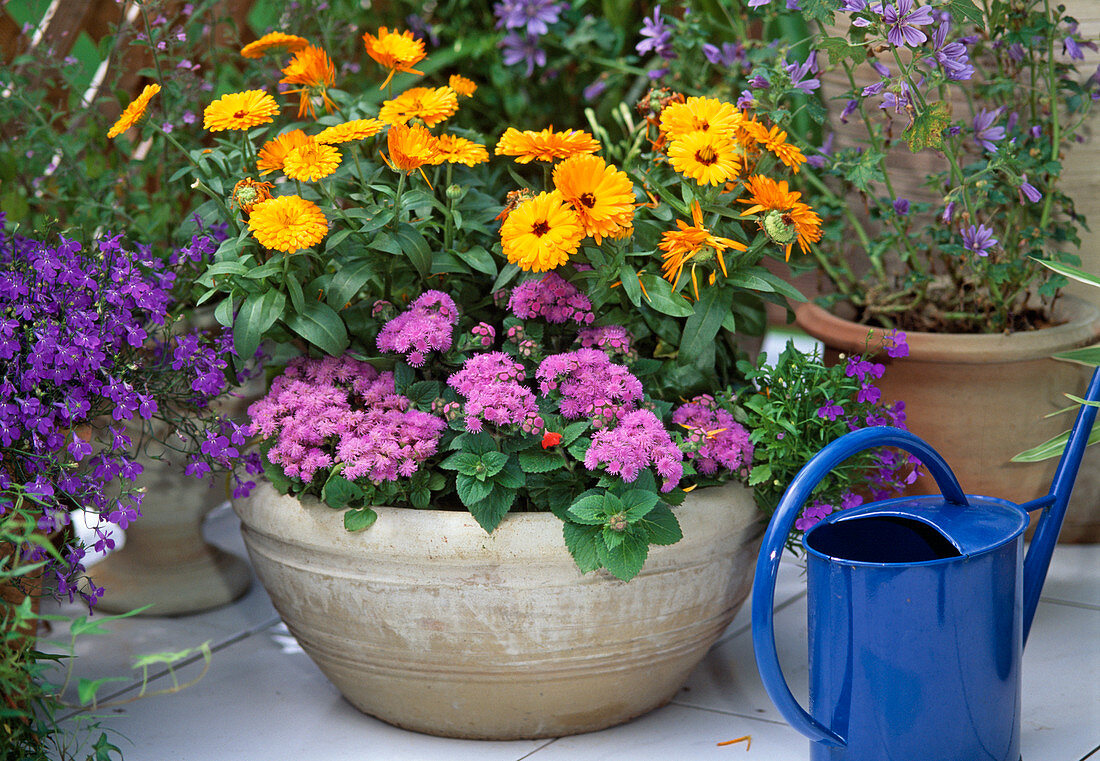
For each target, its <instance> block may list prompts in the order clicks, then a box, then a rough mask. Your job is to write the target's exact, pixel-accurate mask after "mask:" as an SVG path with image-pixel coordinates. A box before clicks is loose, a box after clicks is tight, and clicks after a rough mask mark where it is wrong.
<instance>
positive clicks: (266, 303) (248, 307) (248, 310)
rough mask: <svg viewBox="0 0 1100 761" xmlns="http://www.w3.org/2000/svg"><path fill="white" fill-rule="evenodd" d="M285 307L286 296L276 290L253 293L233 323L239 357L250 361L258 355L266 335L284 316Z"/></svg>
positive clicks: (234, 344) (235, 347)
mask: <svg viewBox="0 0 1100 761" xmlns="http://www.w3.org/2000/svg"><path fill="white" fill-rule="evenodd" d="M285 305H286V296H284V295H283V293H282V291H275V290H270V291H264V292H263V293H253V294H252V295H251V296H249V297H248V298H247V299H245V300H244V303H243V304H241V308H240V311H238V312H237V319H236V320H234V321H233V348H234V349H236V351H237V356H238V357H241V358H242V359H248V358H249V357H251V356H252V355H253V354H255V353H256V348H257V347H258V346H259V345H260V341H262V340H263V337H264V333H266V332H267V330H268V328H270V327H271V326H272V325H274V324H275V321H276V320H278V319H279V317H281V316H282V314H283V307H284V306H285Z"/></svg>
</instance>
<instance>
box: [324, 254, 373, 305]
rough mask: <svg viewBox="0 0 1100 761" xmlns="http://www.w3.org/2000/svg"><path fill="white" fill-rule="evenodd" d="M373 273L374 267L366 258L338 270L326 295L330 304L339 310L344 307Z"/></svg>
mask: <svg viewBox="0 0 1100 761" xmlns="http://www.w3.org/2000/svg"><path fill="white" fill-rule="evenodd" d="M373 274H374V269H373V268H372V267H371V265H370V262H368V261H365V260H360V261H357V262H354V263H351V264H347V265H345V266H343V267H341V268H340V269H338V270H336V274H335V275H333V277H332V284H331V285H330V286H329V289H328V294H327V295H326V296H325V300H326V301H327V302H328V305H329V306H330V307H332V308H333V309H335V310H337V311H339V310H340V309H343V308H344V305H345V304H347V303H348V302H349V301H351V299H352V297H353V296H355V294H357V293H358V292H359V290H360V289H361V288H362V287H363V286H364V285H366V284H367V281H368V280H370V279H371V276H372V275H373Z"/></svg>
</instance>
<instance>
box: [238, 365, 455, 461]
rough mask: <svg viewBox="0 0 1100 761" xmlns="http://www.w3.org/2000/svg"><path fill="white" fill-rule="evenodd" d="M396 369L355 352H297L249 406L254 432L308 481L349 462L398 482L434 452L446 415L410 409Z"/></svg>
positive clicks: (273, 458)
mask: <svg viewBox="0 0 1100 761" xmlns="http://www.w3.org/2000/svg"><path fill="white" fill-rule="evenodd" d="M410 407H411V404H410V402H409V400H408V398H407V397H404V396H402V395H400V394H398V393H396V391H395V387H394V380H393V373H388V372H387V373H379V372H378V371H377V370H375V369H374V368H373V367H372V366H371V365H370V364H368V363H367V362H360V361H358V360H355V359H352V358H351V357H348V356H343V357H325V358H324V359H306V358H302V357H299V358H296V359H294V360H291V362H290V363H289V364H288V365H287V368H286V370H285V371H284V373H283V374H282V375H280V376H279V377H277V378H276V379H275V380H274V381H273V382H272V384H271V390H270V391H269V392H268V394H267V395H266V396H265V397H264V398H263V399H261V400H259V401H258V402H255V403H254V404H253V405H252V406H251V407H249V408H248V414H249V416H250V417H251V418H252V426H251V430H252V433H258V434H260V435H261V436H263V437H264V438H266V439H271V440H274V443H273V445H272V446H271V448H270V449H269V450H268V452H267V458H268V460H269V461H270V462H272V463H273V464H275V465H278V466H280V467H281V468H282V469H283V471H284V472H285V473H286V474H287V475H288V476H290V477H292V478H297V479H300V480H301V481H304V482H306V483H308V482H309V481H311V480H312V479H313V478H314V476H315V475H317V473H318V472H319V471H321V472H325V473H327V472H328V469H329V468H332V467H335V466H337V465H343V470H342V471H341V475H343V476H344V477H345V478H347V479H348V480H350V481H354V480H356V479H358V478H367V479H369V480H370V481H372V482H374V483H380V482H382V481H396V480H397V479H398V478H400V477H406V478H407V477H409V476H411V475H412V474H413V473H415V472H416V471H417V468H418V467H419V466H420V464H421V463H422V462H424V460H426V459H427V458H429V457H431V456H432V455H433V454H435V452H436V449H437V447H438V445H439V437H440V435H441V434H442V433H443V430H444V429H445V428H446V427H447V424H446V422H445V421H444V420H442V419H440V418H438V417H436V416H435V415H430V414H428V413H426V412H421V411H419V410H416V409H410Z"/></svg>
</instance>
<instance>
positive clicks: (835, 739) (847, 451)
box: [752, 426, 968, 748]
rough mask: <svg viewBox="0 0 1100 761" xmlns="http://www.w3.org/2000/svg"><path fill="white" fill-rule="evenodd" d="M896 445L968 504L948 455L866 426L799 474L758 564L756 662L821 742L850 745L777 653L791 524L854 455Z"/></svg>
mask: <svg viewBox="0 0 1100 761" xmlns="http://www.w3.org/2000/svg"><path fill="white" fill-rule="evenodd" d="M883 446H891V447H898V448H900V449H904V450H905V451H907V452H909V453H910V454H913V455H916V456H917V457H918V458H919V459H920V461H921V463H923V464H924V466H925V467H927V468H928V470H929V472H930V473H931V474H932V476H933V477H934V478H935V479H936V483H937V484H938V485H939V487H940V491H941V492H942V493H943V496H944V498H945V499H947V501H948V502H953V503H955V504H959V505H966V504H968V503H967V499H966V495H965V494H964V493H963V490H962V487H961V486H959V481H958V479H957V478H955V474H954V473H953V472H951V468H950V467H948V465H947V463H946V462H945V461H944V459H943V457H941V456H940V455H939V453H938V452H936V450H934V449H933V448H932V447H931V446H929V445H928V444H927V443H926V442H925V441H924V440H923V439H921V438H919V437H917V436H914V435H913V434H912V433H909V431H904V430H902V429H900V428H891V427H888V426H876V427H872V428H861V429H859V430H858V431H853V432H852V433H849V434H847V435H845V436H841V437H840V438H839V439H837V440H836V441H833V442H832V443H830V444H829V445H827V446H826V447H825V448H824V449H822V450H821V451H820V452H818V453H817V454H816V455H814V456H813V458H811V459H810V461H809V462H808V463H806V465H805V466H804V467H803V468H802V470H800V471H799V472H798V475H796V476H795V477H794V480H792V481H791V485H790V486H789V487H787V491H786V493H785V494H784V495H783V498H782V499H781V500H780V501H779V506H778V507H776V509H775V514H774V515H772V519H771V522H770V523H769V524H768V530H767V532H766V533H765V534H764V540H763V544H762V546H761V549H760V557H759V558H757V562H756V576H755V578H754V580H753V585H752V644H753V650H754V651H755V653H756V664H757V667H758V668H759V669H760V676H761V678H762V679H763V680H764V688H765V689H766V690H767V692H768V696H769V697H771V699H772V702H773V703H775V706H776V708H778V709H779V712H780V713H781V714H783V718H784V719H786V720H787V722H788V723H789V724H790V725H791V726H792V727H794V728H795V729H797V730H798V731H799V732H801V733H802V734H804V735H806V736H807V737H809V738H810V739H811V740H814V741H816V742H820V743H824V744H825V745H831V746H833V747H841V748H842V747H844V746H845V745H846V744H847V743H846V741H845V739H844V738H843V737H841V736H840V735H838V734H837V733H836V732H834V731H833V730H831V729H829V728H828V727H826V726H824V725H823V724H821V722H819V721H818V720H817V719H815V718H814V717H812V716H810V714H809V713H807V712H806V710H805V709H804V708H802V706H801V705H799V703H798V701H797V700H795V698H794V696H793V695H792V694H791V689H790V687H789V686H788V685H787V680H786V679H785V678H784V677H783V670H782V668H781V667H780V665H779V655H778V653H777V652H776V649H775V626H774V615H775V611H774V605H775V579H776V576H777V575H778V573H779V561H780V558H781V556H782V554H783V548H784V547H785V546H786V543H787V537H788V536H789V535H790V532H791V526H792V525H793V524H794V521H795V519H796V518H797V517H798V514H799V513H800V512H801V510H802V505H803V504H804V503H805V502H806V500H807V499H809V497H810V494H811V493H812V492H813V490H814V488H815V487H816V486H817V485H818V483H819V482H820V481H821V479H823V478H824V477H825V476H826V475H828V473H829V471H831V470H832V469H833V468H835V467H836V466H837V465H839V464H840V463H842V462H844V461H845V460H847V459H848V458H849V457H851V456H852V455H854V454H857V453H859V452H862V451H864V450H865V449H871V448H872V447H883Z"/></svg>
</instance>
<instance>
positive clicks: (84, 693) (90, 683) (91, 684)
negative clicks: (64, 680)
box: [76, 676, 129, 705]
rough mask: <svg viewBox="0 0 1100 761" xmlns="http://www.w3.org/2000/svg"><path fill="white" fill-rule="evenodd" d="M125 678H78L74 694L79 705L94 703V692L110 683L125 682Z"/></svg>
mask: <svg viewBox="0 0 1100 761" xmlns="http://www.w3.org/2000/svg"><path fill="white" fill-rule="evenodd" d="M127 681H129V680H128V679H127V678H126V677H122V676H104V677H100V678H99V679H85V678H84V677H80V679H79V680H78V681H77V688H76V694H77V696H78V697H79V698H80V703H81V705H88V704H89V703H92V702H93V701H95V695H96V692H98V691H99V688H100V687H102V686H103V685H105V684H108V683H110V682H127Z"/></svg>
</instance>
